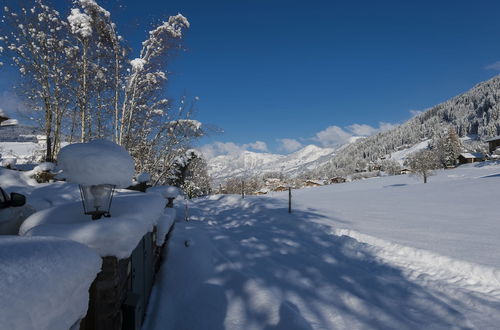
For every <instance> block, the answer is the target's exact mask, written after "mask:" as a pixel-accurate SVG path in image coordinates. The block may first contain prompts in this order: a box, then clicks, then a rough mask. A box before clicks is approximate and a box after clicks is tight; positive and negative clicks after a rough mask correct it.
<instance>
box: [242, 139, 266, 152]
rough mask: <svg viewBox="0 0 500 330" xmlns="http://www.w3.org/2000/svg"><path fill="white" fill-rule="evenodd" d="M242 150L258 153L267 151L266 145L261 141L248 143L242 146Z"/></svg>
mask: <svg viewBox="0 0 500 330" xmlns="http://www.w3.org/2000/svg"><path fill="white" fill-rule="evenodd" d="M243 147H244V148H250V149H254V150H258V151H268V149H267V144H266V143H265V142H262V141H255V142H254V143H248V144H244V145H243Z"/></svg>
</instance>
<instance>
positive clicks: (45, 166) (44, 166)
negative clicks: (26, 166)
mask: <svg viewBox="0 0 500 330" xmlns="http://www.w3.org/2000/svg"><path fill="white" fill-rule="evenodd" d="M54 168H55V164H54V163H50V162H45V163H40V164H38V165H37V166H35V168H34V169H33V172H34V173H40V172H50V171H52V170H53V169H54Z"/></svg>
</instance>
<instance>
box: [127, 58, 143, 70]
mask: <svg viewBox="0 0 500 330" xmlns="http://www.w3.org/2000/svg"><path fill="white" fill-rule="evenodd" d="M145 64H146V61H145V60H143V59H142V58H135V59H133V60H132V61H130V65H131V66H132V69H133V70H134V71H142V69H144V65H145Z"/></svg>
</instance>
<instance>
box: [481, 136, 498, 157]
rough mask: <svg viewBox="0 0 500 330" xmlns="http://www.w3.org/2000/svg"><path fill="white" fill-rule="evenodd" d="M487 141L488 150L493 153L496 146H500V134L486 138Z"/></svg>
mask: <svg viewBox="0 0 500 330" xmlns="http://www.w3.org/2000/svg"><path fill="white" fill-rule="evenodd" d="M485 142H488V147H489V148H488V150H489V152H490V154H491V153H493V151H495V149H496V148H498V147H500V135H498V136H495V137H492V138H489V139H488V140H485Z"/></svg>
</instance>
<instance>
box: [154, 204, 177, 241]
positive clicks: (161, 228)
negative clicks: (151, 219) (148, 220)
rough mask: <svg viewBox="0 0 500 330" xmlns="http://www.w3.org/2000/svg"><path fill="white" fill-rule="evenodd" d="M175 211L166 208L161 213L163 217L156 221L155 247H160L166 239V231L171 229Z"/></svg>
mask: <svg viewBox="0 0 500 330" xmlns="http://www.w3.org/2000/svg"><path fill="white" fill-rule="evenodd" d="M175 214H176V212H175V209H174V208H170V207H167V208H165V211H164V212H163V215H162V216H161V217H160V219H158V224H157V230H158V233H157V234H158V235H157V239H156V245H157V246H162V245H163V243H165V239H166V238H167V234H168V231H169V230H170V228H171V227H172V225H173V224H174V221H175Z"/></svg>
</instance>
